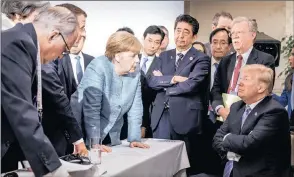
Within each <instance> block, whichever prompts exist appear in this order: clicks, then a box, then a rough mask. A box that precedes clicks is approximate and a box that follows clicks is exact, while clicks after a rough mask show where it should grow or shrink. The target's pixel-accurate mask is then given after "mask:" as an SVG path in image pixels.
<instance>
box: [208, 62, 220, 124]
mask: <svg viewBox="0 0 294 177" xmlns="http://www.w3.org/2000/svg"><path fill="white" fill-rule="evenodd" d="M213 66H214V67H215V71H214V74H213V82H214V79H215V75H216V70H217V67H218V63H214V64H213ZM213 82H212V85H213ZM211 87H212V86H211ZM211 87H210V88H211ZM208 110H209V111H210V113H209V119H210V120H211V121H212V122H213V123H215V121H216V119H215V118H216V116H215V115H214V111H213V109H212V106H211V102H210V101H209V106H208Z"/></svg>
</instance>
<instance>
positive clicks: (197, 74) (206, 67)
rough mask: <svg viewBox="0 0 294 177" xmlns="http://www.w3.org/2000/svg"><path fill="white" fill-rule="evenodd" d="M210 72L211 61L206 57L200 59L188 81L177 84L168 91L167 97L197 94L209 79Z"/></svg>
mask: <svg viewBox="0 0 294 177" xmlns="http://www.w3.org/2000/svg"><path fill="white" fill-rule="evenodd" d="M209 72H210V59H209V57H208V56H204V57H201V58H199V59H198V61H197V63H196V65H195V67H194V69H193V71H192V72H191V73H190V75H189V78H188V80H186V81H184V82H180V83H177V84H176V85H174V86H173V87H170V88H167V89H166V94H167V95H181V94H186V93H191V92H197V90H199V89H198V88H200V87H201V86H202V83H203V82H205V80H206V79H208V76H209Z"/></svg>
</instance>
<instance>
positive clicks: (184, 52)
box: [176, 46, 192, 56]
mask: <svg viewBox="0 0 294 177" xmlns="http://www.w3.org/2000/svg"><path fill="white" fill-rule="evenodd" d="M191 48H192V46H191V47H190V48H188V49H187V50H185V51H182V52H180V51H178V49H176V55H178V53H181V54H183V55H184V56H185V55H186V54H187V52H188V51H189V50H190V49H191Z"/></svg>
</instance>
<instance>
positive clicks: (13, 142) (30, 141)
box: [1, 7, 78, 177]
mask: <svg viewBox="0 0 294 177" xmlns="http://www.w3.org/2000/svg"><path fill="white" fill-rule="evenodd" d="M48 19H50V21H48ZM61 19H62V20H61ZM61 21H62V24H61ZM57 26H58V27H59V26H61V28H56V27H57ZM62 26H66V28H63V27H62ZM60 34H63V36H62V35H60ZM1 37H2V38H1V77H2V78H1V102H2V104H1V111H2V112H1V114H2V117H1V118H2V119H1V135H2V137H1V172H2V173H4V172H7V171H12V170H16V169H17V168H18V161H22V160H25V159H27V160H28V162H29V164H30V166H31V168H32V170H33V172H34V175H35V176H43V175H46V174H48V173H51V175H50V176H54V177H57V176H58V177H59V176H66V177H68V176H69V174H68V173H67V171H66V170H65V169H64V168H62V166H61V163H60V161H59V158H58V155H57V153H56V151H55V150H54V148H53V146H52V143H51V142H50V141H49V139H48V138H47V136H46V135H45V134H44V131H43V127H42V125H41V122H40V119H41V120H42V114H41V113H42V101H43V100H42V97H41V96H42V86H41V85H42V84H43V82H42V80H41V75H42V73H41V69H40V67H41V64H45V63H48V62H50V61H52V60H54V59H56V57H58V56H59V55H60V54H61V53H62V52H63V51H64V50H65V48H66V46H65V45H64V41H63V38H64V40H65V41H66V42H67V44H68V46H69V47H71V46H72V45H73V43H74V42H75V40H76V39H77V37H78V31H77V20H76V18H75V16H74V14H72V13H71V12H70V11H69V10H67V9H66V8H62V7H52V8H49V9H48V10H45V11H43V12H41V13H40V14H38V15H37V16H36V18H35V19H34V21H33V22H32V23H28V24H21V23H18V24H16V25H15V26H14V27H13V28H11V29H8V30H6V31H4V32H2V33H1ZM34 98H37V99H36V100H37V101H34ZM36 102H37V108H38V109H36V106H35V103H36ZM43 106H44V105H43ZM38 113H39V116H38ZM52 118H53V117H52Z"/></svg>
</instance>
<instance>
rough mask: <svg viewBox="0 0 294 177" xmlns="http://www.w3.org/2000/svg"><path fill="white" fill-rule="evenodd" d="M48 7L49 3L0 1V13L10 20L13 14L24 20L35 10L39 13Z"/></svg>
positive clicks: (13, 0)
mask: <svg viewBox="0 0 294 177" xmlns="http://www.w3.org/2000/svg"><path fill="white" fill-rule="evenodd" d="M49 6H50V3H49V2H48V1H15V0H2V1H1V11H2V13H4V14H5V15H6V16H7V17H8V18H10V19H12V18H13V16H14V15H15V14H18V15H20V16H21V17H22V18H26V17H28V16H29V15H30V14H31V13H32V12H34V11H35V10H38V11H40V12H41V11H43V10H45V9H47V8H48V7H49Z"/></svg>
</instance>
